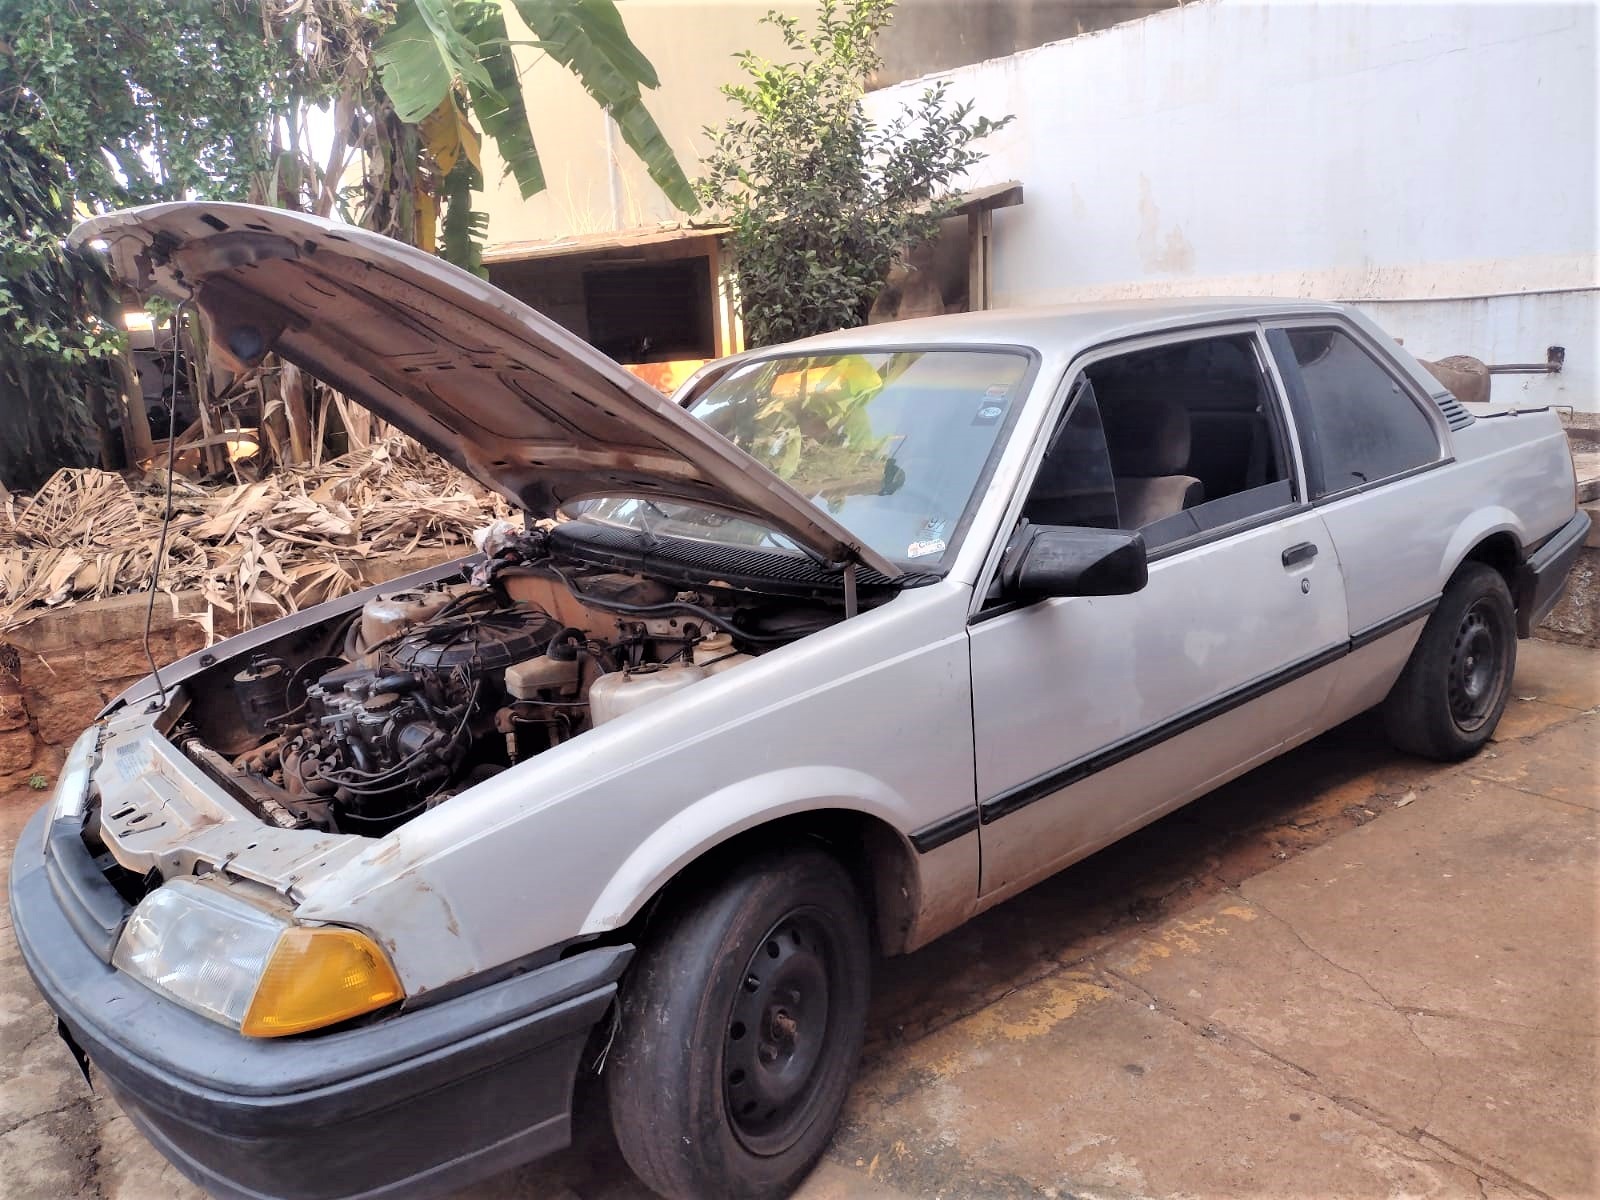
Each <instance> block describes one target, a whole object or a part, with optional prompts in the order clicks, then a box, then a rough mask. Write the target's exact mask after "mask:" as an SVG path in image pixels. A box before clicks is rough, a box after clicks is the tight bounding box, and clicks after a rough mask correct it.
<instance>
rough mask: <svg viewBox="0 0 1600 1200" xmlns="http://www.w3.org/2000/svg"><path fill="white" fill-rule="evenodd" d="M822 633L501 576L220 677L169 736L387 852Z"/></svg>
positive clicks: (769, 618)
mask: <svg viewBox="0 0 1600 1200" xmlns="http://www.w3.org/2000/svg"><path fill="white" fill-rule="evenodd" d="M556 614H560V615H559V616H558V615H556ZM832 619H834V618H832V617H831V616H829V615H826V614H818V613H813V612H808V611H807V610H805V608H804V606H800V607H797V606H796V605H794V604H792V603H780V604H773V603H772V602H771V601H770V600H768V599H766V598H759V599H758V598H755V597H752V596H750V595H749V594H744V595H735V594H733V593H730V592H725V591H719V590H717V589H712V588H700V589H698V590H693V591H681V590H676V589H674V588H673V587H672V586H671V585H669V584H666V583H663V582H661V581H658V580H653V579H649V578H646V577H642V576H637V575H631V574H627V573H623V572H616V571H592V572H589V573H587V574H584V575H583V577H582V578H581V580H580V579H578V578H573V577H571V576H569V575H568V574H566V573H565V572H563V571H561V570H551V569H549V568H548V567H530V566H529V565H528V564H527V563H526V562H525V561H517V560H510V561H501V562H497V563H495V564H493V565H492V566H491V567H490V569H489V570H488V571H487V572H484V570H483V568H482V567H480V568H479V570H478V572H477V573H476V574H475V575H474V577H473V578H471V579H467V580H461V579H457V580H454V581H442V582H440V583H437V584H432V585H429V586H427V587H423V588H418V589H413V590H409V591H401V592H397V593H394V594H391V595H387V596H383V597H381V598H378V599H374V600H369V601H367V602H366V604H365V605H364V606H363V607H362V608H361V609H360V610H359V611H357V612H355V613H347V614H345V615H344V616H342V617H340V618H336V619H334V620H332V621H330V622H328V623H326V624H324V625H321V626H314V627H311V628H310V629H308V630H305V631H302V632H299V633H297V634H295V635H293V636H291V637H288V638H285V639H281V640H280V641H279V642H277V643H269V645H268V646H267V647H264V648H262V649H260V650H258V651H257V652H256V653H255V654H253V655H251V656H249V657H248V659H247V660H245V661H241V660H238V659H235V660H233V661H232V662H230V663H226V664H219V665H218V666H217V668H215V670H214V671H213V672H212V673H211V676H210V677H209V678H206V679H197V680H195V681H193V683H192V684H191V688H190V693H189V698H188V703H187V707H186V708H185V710H184V712H183V713H182V715H181V716H180V717H179V718H178V720H177V721H176V722H175V728H174V732H173V734H172V736H173V740H174V741H175V742H177V743H178V744H179V745H180V746H182V747H183V749H184V750H185V752H186V753H187V754H188V755H189V757H190V758H191V759H193V760H194V761H195V762H197V763H198V764H199V765H200V766H201V767H202V768H203V769H204V770H205V771H206V772H207V773H208V774H210V775H211V776H212V777H213V778H214V779H216V780H217V781H218V782H219V783H221V784H223V785H224V786H225V787H227V788H228V789H229V790H230V791H231V792H232V793H233V794H234V795H235V796H236V797H237V798H238V799H240V800H241V801H243V802H245V803H247V804H249V805H250V806H251V807H253V808H255V809H256V810H257V811H258V812H259V813H261V815H262V816H263V817H264V818H266V819H268V820H271V821H273V822H274V823H276V824H279V825H281V826H284V827H298V828H320V829H329V830H337V831H339V832H346V833H363V834H368V835H371V836H381V835H382V834H384V833H386V832H388V831H389V830H391V829H394V828H396V827H397V826H399V825H401V824H403V823H404V822H406V821H408V820H410V819H412V818H413V817H415V816H417V815H418V814H420V813H422V812H424V811H426V810H427V809H429V808H432V807H434V806H436V805H438V804H441V803H444V802H445V801H447V800H449V799H451V798H452V797H453V796H455V795H457V794H459V793H460V792H462V791H464V790H466V789H467V788H469V787H472V786H473V785H475V784H477V783H480V782H482V781H483V780H485V779H488V778H490V777H491V776H493V775H495V774H497V773H498V772H500V771H503V770H506V769H507V768H509V767H511V766H515V765H516V764H517V763H519V762H522V761H524V760H526V759H528V758H531V757H533V756H535V755H538V754H541V753H543V752H545V751H546V750H549V749H551V748H552V747H554V746H557V745H559V744H561V743H562V742H565V741H567V740H569V739H570V738H573V737H576V736H579V735H580V734H581V733H583V732H584V731H585V730H587V729H590V728H592V727H594V726H596V725H599V724H602V723H604V722H605V721H607V720H611V719H614V718H615V717H617V716H620V715H622V714H624V713H626V712H629V711H631V710H633V709H634V708H637V707H639V706H641V705H643V704H647V703H654V702H656V701H658V700H660V699H662V698H664V697H666V696H668V695H671V694H672V693H674V692H675V691H677V690H679V689H680V688H683V687H686V686H689V685H691V684H693V683H695V682H697V681H699V680H702V679H705V678H708V677H710V676H712V675H715V674H717V673H719V672H721V671H725V670H729V669H731V668H734V667H737V666H738V665H739V664H741V663H743V662H746V661H749V660H750V659H751V658H752V657H754V655H756V654H759V653H760V652H762V651H763V650H764V649H767V648H769V647H770V646H773V645H777V644H782V643H783V642H787V641H792V640H794V639H795V638H796V637H800V636H804V634H805V633H806V632H808V631H809V630H810V629H812V628H816V627H818V624H819V622H820V623H827V622H828V621H831V620H832Z"/></svg>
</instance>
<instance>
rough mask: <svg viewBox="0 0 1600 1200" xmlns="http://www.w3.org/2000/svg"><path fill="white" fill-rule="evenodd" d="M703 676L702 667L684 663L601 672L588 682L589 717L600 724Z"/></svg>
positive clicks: (696, 681)
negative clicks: (608, 673) (626, 670)
mask: <svg viewBox="0 0 1600 1200" xmlns="http://www.w3.org/2000/svg"><path fill="white" fill-rule="evenodd" d="M704 678H706V671H705V668H704V667H692V666H688V665H674V666H670V667H640V668H639V669H638V670H637V671H629V672H626V673H624V672H621V671H616V672H613V673H612V674H610V675H602V676H600V678H599V679H596V680H595V681H594V683H592V684H591V685H590V686H589V719H590V721H592V722H593V723H594V724H595V725H604V724H605V723H606V722H607V721H610V720H612V719H614V718H616V717H620V716H621V715H622V714H623V713H630V712H632V711H633V710H634V709H636V708H642V707H644V706H645V705H646V704H649V703H651V702H652V701H655V700H660V699H661V698H662V697H663V696H670V695H671V694H672V693H673V692H676V691H678V690H679V689H680V688H686V687H688V686H689V685H690V684H691V683H698V682H699V681H700V680H702V679H704Z"/></svg>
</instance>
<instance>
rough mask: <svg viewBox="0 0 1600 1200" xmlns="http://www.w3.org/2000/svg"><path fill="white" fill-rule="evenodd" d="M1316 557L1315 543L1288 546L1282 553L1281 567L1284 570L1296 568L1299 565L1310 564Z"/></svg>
mask: <svg viewBox="0 0 1600 1200" xmlns="http://www.w3.org/2000/svg"><path fill="white" fill-rule="evenodd" d="M1316 556H1317V546H1316V543H1315V542H1301V543H1299V544H1298V545H1295V546H1290V547H1289V548H1288V549H1287V550H1285V551H1284V552H1283V565H1284V567H1285V568H1286V569H1287V568H1289V567H1298V566H1299V565H1300V564H1301V563H1307V562H1310V561H1311V560H1312V559H1313V558H1315V557H1316Z"/></svg>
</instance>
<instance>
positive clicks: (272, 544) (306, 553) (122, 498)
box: [0, 435, 510, 634]
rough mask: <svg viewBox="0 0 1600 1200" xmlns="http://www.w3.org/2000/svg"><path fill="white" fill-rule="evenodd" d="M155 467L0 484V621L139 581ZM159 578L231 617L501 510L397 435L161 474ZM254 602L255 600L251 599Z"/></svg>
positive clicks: (344, 581) (278, 608)
mask: <svg viewBox="0 0 1600 1200" xmlns="http://www.w3.org/2000/svg"><path fill="white" fill-rule="evenodd" d="M165 486H166V473H165V471H164V470H154V471H151V472H149V473H148V474H147V475H146V476H145V478H144V479H143V480H142V481H136V482H134V483H132V484H130V483H129V482H128V480H127V479H125V478H124V477H123V476H121V475H117V474H114V473H112V472H108V471H97V470H92V469H90V470H63V471H57V472H56V473H55V475H53V476H52V477H51V478H50V479H49V481H48V482H46V483H45V485H44V486H43V487H42V488H40V489H39V491H38V493H37V494H36V495H34V496H33V497H32V498H31V499H29V498H23V497H16V496H12V495H10V494H8V493H6V492H5V491H4V489H0V634H3V633H5V631H6V630H8V629H12V628H15V627H16V626H18V625H22V624H25V623H26V622H27V621H29V620H31V619H33V618H34V617H36V616H38V615H39V614H40V613H41V612H43V611H45V610H46V609H49V608H53V607H56V606H59V605H63V604H69V603H71V602H73V601H76V600H90V599H99V598H101V597H104V596H117V595H125V594H128V593H133V592H142V591H143V590H144V589H145V588H146V587H147V586H148V585H149V582H150V570H151V566H152V564H153V562H154V560H155V556H156V546H157V542H158V540H159V535H160V531H161V516H162V512H163V510H164V507H165ZM172 509H173V516H172V525H171V527H170V529H169V530H168V533H167V549H166V556H165V561H164V563H163V565H162V569H161V581H160V588H161V590H162V591H163V592H166V593H168V594H174V593H177V592H186V591H198V592H199V593H200V594H201V596H202V597H203V599H204V603H203V607H202V608H201V610H200V611H199V612H197V613H185V614H183V615H185V616H190V617H192V618H193V619H195V620H197V621H199V623H200V624H201V625H202V626H203V627H205V628H206V630H207V633H208V634H209V633H211V632H212V629H213V627H214V623H215V615H216V613H217V611H219V610H220V611H222V612H226V613H229V614H233V616H234V618H235V619H236V621H237V623H238V625H239V626H240V627H241V628H247V627H249V626H250V625H252V624H254V623H255V618H256V617H257V616H259V615H274V616H275V615H281V614H283V613H289V612H295V611H298V610H299V609H302V608H306V607H308V606H310V605H312V604H317V603H320V602H321V601H323V600H327V599H331V598H333V597H335V596H340V595H343V594H345V593H346V592H350V591H354V590H356V589H357V588H359V587H361V586H363V584H362V580H361V578H360V575H359V573H358V571H357V569H356V568H357V567H358V566H359V564H360V562H361V561H362V560H365V559H371V558H376V557H379V556H387V555H403V554H407V553H409V552H411V551H414V550H418V549H421V548H424V547H432V546H459V547H461V548H462V552H463V553H465V552H466V551H467V549H469V548H470V545H471V534H472V531H473V530H474V529H477V528H479V527H480V526H482V525H485V524H487V523H488V522H489V521H491V520H493V519H494V518H496V517H504V516H508V515H510V514H509V508H508V506H507V504H506V503H505V501H504V500H502V499H501V498H500V497H498V496H496V495H494V494H492V493H490V492H487V491H485V490H484V489H483V488H482V487H480V486H479V485H478V484H476V483H475V482H473V481H472V480H470V479H467V478H466V477H465V476H463V475H461V474H460V473H459V472H457V471H456V470H455V469H454V468H453V467H451V466H450V465H449V464H448V463H446V462H444V460H442V459H440V458H438V457H437V456H435V455H433V454H430V453H429V452H428V451H426V450H424V449H423V448H422V447H420V446H418V445H417V444H416V443H415V442H413V441H411V440H410V439H409V438H405V437H401V436H399V435H395V436H391V437H388V438H385V439H384V440H382V441H378V442H374V443H373V444H372V445H370V446H367V447H365V448H363V449H360V450H356V451H353V452H352V453H350V454H347V455H344V456H343V457H341V458H336V459H332V460H330V461H329V462H326V463H324V464H322V465H321V466H319V467H313V468H302V469H293V470H286V471H282V472H280V473H278V474H275V475H272V476H269V477H268V478H265V479H262V480H259V481H257V482H245V483H238V484H234V485H229V486H222V487H216V486H209V487H203V486H201V485H199V484H197V483H195V482H193V481H192V480H189V479H186V478H184V477H183V476H182V475H177V476H175V477H174V478H173V489H172ZM257 609H261V610H263V611H262V612H261V613H258V612H256V611H255V610H257Z"/></svg>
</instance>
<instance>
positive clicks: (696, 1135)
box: [605, 848, 871, 1200]
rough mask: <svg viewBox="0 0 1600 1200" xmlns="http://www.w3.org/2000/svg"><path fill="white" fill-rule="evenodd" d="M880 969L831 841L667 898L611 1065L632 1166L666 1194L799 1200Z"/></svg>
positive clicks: (614, 1120)
mask: <svg viewBox="0 0 1600 1200" xmlns="http://www.w3.org/2000/svg"><path fill="white" fill-rule="evenodd" d="M870 968H871V952H870V946H869V937H868V931H867V919H866V913H865V911H864V909H863V906H862V902H861V897H860V894H859V892H858V891H857V889H856V886H855V884H854V883H853V882H852V880H851V878H850V876H849V874H848V873H847V872H846V871H845V869H844V868H843V867H842V866H841V865H840V864H839V862H838V861H837V860H836V859H834V858H833V857H831V856H830V855H828V854H826V853H824V852H823V851H821V850H820V849H809V848H807V849H799V850H791V851H783V852H773V853H766V854H762V855H759V856H757V857H754V858H752V859H750V860H749V861H747V862H744V863H741V864H740V865H739V866H738V867H737V868H736V869H735V870H734V871H733V872H732V873H731V874H729V875H727V876H725V877H724V878H722V879H721V880H720V881H718V882H717V883H716V884H715V885H714V886H712V887H710V888H708V889H707V890H704V891H702V892H701V893H700V894H698V895H697V896H695V898H693V899H692V900H688V901H687V902H683V903H680V904H678V905H677V906H675V907H673V908H671V909H670V911H669V912H668V913H667V915H665V916H664V917H663V918H661V919H660V920H659V921H658V922H657V924H656V927H655V929H654V930H653V932H652V933H651V934H650V935H649V936H648V937H647V939H646V941H645V944H644V945H643V947H642V948H641V950H640V953H639V956H638V958H637V959H636V960H635V961H634V964H633V966H632V967H631V968H630V970H629V973H628V976H627V977H626V978H625V979H624V981H623V988H622V993H621V999H620V1014H619V1021H618V1027H617V1034H616V1039H615V1041H614V1043H613V1045H612V1047H611V1050H610V1053H609V1055H608V1059H609V1061H608V1062H607V1064H606V1067H605V1076H606V1094H607V1099H608V1101H609V1103H610V1108H611V1124H612V1128H613V1130H614V1131H615V1133H616V1138H617V1144H618V1146H619V1147H620V1148H621V1150H622V1154H623V1157H624V1158H625V1159H626V1160H627V1162H628V1165H629V1166H630V1167H632V1168H633V1170H634V1173H635V1174H637V1175H638V1176H639V1178H640V1179H641V1180H642V1181H643V1182H644V1183H645V1184H646V1185H648V1186H649V1187H650V1188H651V1189H652V1190H654V1191H656V1192H657V1193H659V1194H660V1195H662V1196H664V1197H667V1198H668V1200H703V1198H704V1197H708V1196H718V1197H729V1198H730V1200H732V1198H737V1200H766V1198H768V1197H774V1198H775V1197H780V1196H787V1195H789V1194H790V1193H791V1192H792V1191H793V1190H794V1189H795V1187H797V1186H798V1185H799V1183H800V1181H801V1180H802V1179H804V1178H805V1176H806V1174H807V1172H809V1171H810V1170H811V1168H812V1166H813V1165H814V1164H815V1163H816V1161H817V1159H818V1158H820V1157H821V1156H822V1152H823V1151H824V1150H825V1149H826V1148H827V1145H828V1140H829V1138H830V1137H831V1136H832V1134H833V1129H834V1126H835V1125H836V1124H837V1122H838V1119H839V1112H840V1110H841V1109H842V1108H843V1106H844V1101H845V1096H846V1094H847V1093H848V1091H849V1089H850V1083H851V1081H852V1080H853V1079H854V1077H855V1073H856V1067H857V1063H858V1060H859V1059H860V1056H861V1041H862V1036H863V1033H864V1030H865V1026H866V1012H867V996H868V990H869V987H868V977H869V972H870Z"/></svg>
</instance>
